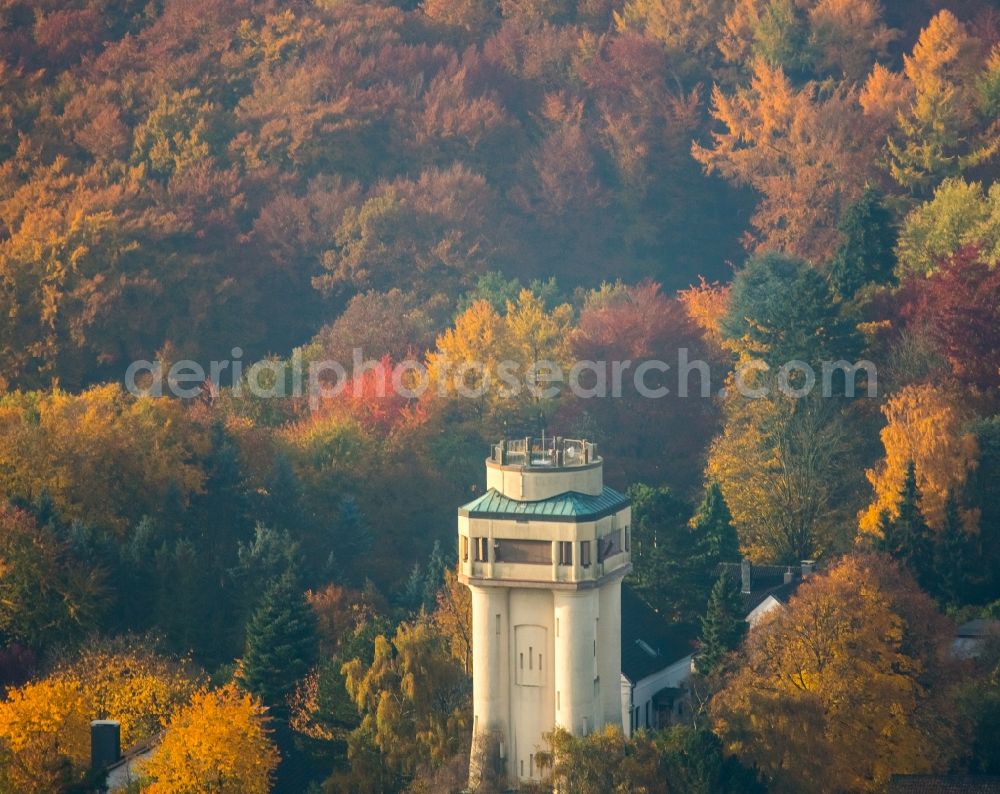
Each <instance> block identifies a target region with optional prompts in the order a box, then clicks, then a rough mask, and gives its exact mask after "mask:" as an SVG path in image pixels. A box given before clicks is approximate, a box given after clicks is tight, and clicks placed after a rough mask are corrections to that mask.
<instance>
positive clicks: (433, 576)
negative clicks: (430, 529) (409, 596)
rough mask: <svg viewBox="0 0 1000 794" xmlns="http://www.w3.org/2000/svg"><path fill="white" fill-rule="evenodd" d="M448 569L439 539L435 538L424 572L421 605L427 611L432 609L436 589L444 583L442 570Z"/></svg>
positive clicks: (435, 597) (435, 598)
mask: <svg viewBox="0 0 1000 794" xmlns="http://www.w3.org/2000/svg"><path fill="white" fill-rule="evenodd" d="M446 570H448V560H447V558H446V557H445V555H444V552H443V551H442V550H441V541H438V540H435V541H434V547H433V548H432V549H431V556H430V557H429V558H428V560H427V572H426V573H425V574H424V592H423V598H422V605H423V607H424V609H426V610H427V611H431V610H433V609H434V604H435V603H436V601H437V593H438V590H440V589H441V585H442V584H443V583H444V572H445V571H446Z"/></svg>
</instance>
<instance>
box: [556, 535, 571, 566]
mask: <svg viewBox="0 0 1000 794" xmlns="http://www.w3.org/2000/svg"><path fill="white" fill-rule="evenodd" d="M559 564H560V565H572V564H573V541H571V540H560V541H559Z"/></svg>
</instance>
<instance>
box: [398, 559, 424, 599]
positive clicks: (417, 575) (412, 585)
mask: <svg viewBox="0 0 1000 794" xmlns="http://www.w3.org/2000/svg"><path fill="white" fill-rule="evenodd" d="M426 584H427V579H426V577H425V576H424V569H423V566H421V565H420V563H419V562H415V563H413V568H412V569H410V576H409V578H408V579H407V580H406V583H405V584H404V585H403V589H402V591H400V593H399V603H400V605H401V606H402V607H403V608H405V609H410V610H413V611H416V610H418V609H420V605H421V604H422V603H423V600H424V589H425V586H426Z"/></svg>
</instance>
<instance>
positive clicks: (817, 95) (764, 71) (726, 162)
mask: <svg viewBox="0 0 1000 794" xmlns="http://www.w3.org/2000/svg"><path fill="white" fill-rule="evenodd" d="M712 115H713V116H714V117H715V119H716V121H718V122H719V123H720V124H721V125H722V128H723V129H722V130H721V131H717V132H713V133H712V143H711V146H703V145H701V144H700V143H695V144H694V145H693V147H692V154H693V155H694V157H695V159H696V160H698V162H700V163H701V164H702V165H703V166H704V167H705V169H706V170H707V171H708V172H709V173H716V172H717V173H719V174H720V175H721V176H723V177H724V178H726V179H728V180H730V181H732V182H735V183H736V184H740V185H749V186H751V187H753V188H754V189H755V190H756V191H758V192H759V193H760V194H761V200H760V203H759V204H758V205H757V209H756V211H755V212H754V215H753V218H752V223H753V225H754V227H755V228H756V229H757V231H758V232H759V234H760V238H761V239H760V240H759V244H760V245H761V246H767V247H771V248H777V249H780V250H783V251H785V252H787V253H791V254H795V255H798V256H802V257H805V258H807V259H810V260H813V261H820V260H823V259H826V258H828V257H829V256H830V255H831V254H832V253H833V251H834V249H835V248H836V246H837V243H838V241H839V236H838V232H837V229H836V226H837V220H838V219H839V218H840V215H841V212H842V211H843V209H844V208H845V207H846V206H848V205H849V204H850V203H851V202H852V201H854V200H856V199H857V198H858V196H859V195H860V194H861V190H862V188H863V187H864V183H865V180H866V178H867V176H868V174H869V167H870V163H871V161H872V157H873V155H874V149H873V142H872V141H871V139H870V136H868V135H867V134H865V132H864V130H863V126H864V119H863V117H862V115H861V113H860V110H859V108H858V105H857V96H856V91H855V89H854V88H852V87H848V86H844V85H841V86H839V87H836V88H832V89H831V88H828V87H825V86H821V85H820V84H818V83H815V82H810V83H807V84H806V85H805V86H803V87H801V88H797V87H795V86H794V85H793V84H792V81H791V80H790V79H789V78H788V76H787V75H786V74H785V73H784V72H783V71H782V70H781V69H780V68H779V67H775V66H771V65H769V64H767V63H766V62H765V61H763V60H756V61H754V64H753V75H752V77H751V80H750V85H749V86H747V87H741V88H739V89H737V90H736V91H735V93H733V94H727V93H726V92H725V91H723V89H722V88H720V87H719V86H715V88H714V89H713V90H712Z"/></svg>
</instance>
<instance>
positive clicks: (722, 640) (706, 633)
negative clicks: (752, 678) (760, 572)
mask: <svg viewBox="0 0 1000 794" xmlns="http://www.w3.org/2000/svg"><path fill="white" fill-rule="evenodd" d="M742 613H743V608H742V602H741V600H740V588H739V585H738V584H737V583H736V580H735V579H734V578H733V577H731V576H729V575H728V574H727V573H723V574H722V576H720V577H719V578H718V579H717V580H716V582H715V584H714V585H713V586H712V592H711V594H710V595H709V597H708V608H707V609H706V611H705V615H704V617H702V619H701V638H700V640H701V650H700V651H699V652H698V671H699V672H700V673H703V674H704V675H712V674H713V673H716V672H718V670H719V669H720V668H721V667H722V664H723V662H724V661H725V659H726V656H727V655H728V654H729V652H730V651H733V650H735V649H736V648H737V647H738V646H739V644H740V640H741V639H742V638H743V634H744V632H745V631H746V627H747V624H746V621H744V620H743V614H742Z"/></svg>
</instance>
